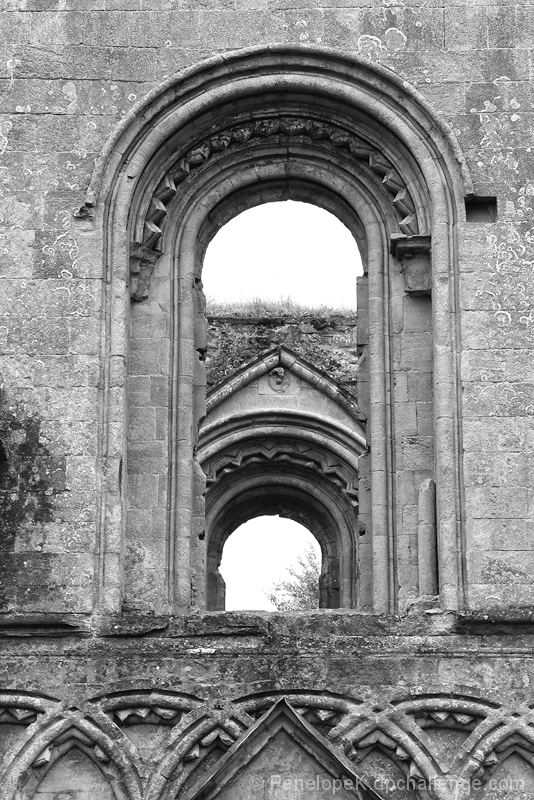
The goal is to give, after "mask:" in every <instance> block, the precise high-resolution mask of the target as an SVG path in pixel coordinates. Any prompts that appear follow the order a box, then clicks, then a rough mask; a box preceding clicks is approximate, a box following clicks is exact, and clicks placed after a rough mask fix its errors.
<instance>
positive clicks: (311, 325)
mask: <svg viewBox="0 0 534 800" xmlns="http://www.w3.org/2000/svg"><path fill="white" fill-rule="evenodd" d="M280 344H283V345H285V346H286V347H289V348H291V349H292V350H293V351H294V352H295V353H297V354H298V355H300V356H302V358H305V359H306V360H307V361H310V362H311V363H312V364H313V365H314V366H315V367H316V368H317V369H320V370H322V371H323V372H325V373H326V374H327V375H328V377H329V378H332V380H334V381H336V382H337V383H338V384H339V385H340V386H341V387H342V388H343V389H344V390H345V391H347V392H349V393H350V394H352V395H353V396H354V397H357V383H358V381H357V379H358V346H357V342H356V317H355V316H354V317H352V318H351V317H350V315H346V314H345V315H336V314H335V313H333V314H326V315H325V314H323V315H321V313H317V314H305V315H303V316H301V317H300V316H293V317H292V316H289V315H288V316H280V317H275V316H270V317H255V318H249V317H240V316H238V315H237V314H234V315H226V316H224V315H210V314H209V313H208V347H207V351H206V373H207V374H206V377H207V386H208V390H209V389H210V388H211V387H212V386H216V385H217V384H218V383H219V382H220V381H222V380H224V379H225V378H227V377H228V376H229V375H231V374H232V372H233V371H234V370H236V369H238V368H239V367H241V366H243V364H245V363H246V362H247V361H251V360H252V359H253V358H257V357H258V356H259V355H260V354H261V353H262V352H264V351H265V350H268V349H270V348H271V347H275V346H277V345H280Z"/></svg>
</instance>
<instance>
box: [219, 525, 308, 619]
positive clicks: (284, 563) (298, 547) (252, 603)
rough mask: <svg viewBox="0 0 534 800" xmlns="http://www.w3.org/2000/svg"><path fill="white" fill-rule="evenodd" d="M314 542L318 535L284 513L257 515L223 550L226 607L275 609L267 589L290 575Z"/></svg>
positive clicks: (236, 533) (227, 608) (242, 527)
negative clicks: (286, 517) (276, 515)
mask: <svg viewBox="0 0 534 800" xmlns="http://www.w3.org/2000/svg"><path fill="white" fill-rule="evenodd" d="M310 545H311V546H312V547H313V548H314V550H315V551H316V553H317V556H318V558H319V559H320V558H321V550H320V547H319V545H318V544H317V540H316V539H315V537H314V536H312V534H311V533H310V532H309V531H308V530H307V529H306V528H304V527H303V526H302V525H299V523H298V522H293V520H291V519H284V518H283V517H256V519H251V520H250V521H249V522H245V524H244V525H241V526H240V527H239V528H238V529H237V530H236V531H234V533H233V534H232V535H231V536H230V538H229V539H228V541H227V542H226V545H225V547H224V551H223V558H222V562H221V567H220V570H221V574H222V576H223V578H224V580H225V582H226V610H227V611H232V610H235V609H244V608H246V609H255V610H260V609H262V610H266V611H274V610H275V609H274V606H273V605H271V604H270V603H269V602H268V600H267V597H266V596H265V592H268V591H269V590H270V588H271V585H272V584H273V583H274V582H276V581H279V580H283V579H284V578H286V577H287V575H286V571H287V568H288V567H290V566H292V565H294V564H296V563H297V560H298V557H299V556H300V555H303V554H304V553H305V551H306V550H307V549H308V547H309V546H310Z"/></svg>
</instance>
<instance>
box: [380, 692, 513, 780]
mask: <svg viewBox="0 0 534 800" xmlns="http://www.w3.org/2000/svg"><path fill="white" fill-rule="evenodd" d="M496 709H498V706H497V704H495V703H489V702H485V701H483V700H480V699H479V698H475V697H469V696H464V695H454V694H452V695H449V696H442V695H426V696H421V697H414V698H411V699H410V700H403V701H401V702H399V703H394V704H393V709H392V714H394V715H395V719H396V721H397V722H398V724H399V725H400V726H401V727H402V728H404V729H405V730H407V731H412V732H413V734H414V735H415V736H416V738H418V739H419V740H420V741H421V743H422V744H423V746H424V747H425V748H426V750H427V751H428V752H430V753H432V754H433V758H434V759H435V761H436V763H437V764H439V765H440V767H441V769H442V771H443V772H444V773H446V772H448V771H449V770H450V769H457V768H458V769H459V770H460V771H461V769H462V768H463V758H464V756H465V748H469V741H471V740H476V738H477V737H478V736H480V734H481V732H482V731H483V730H484V726H485V725H487V724H489V723H488V720H489V719H490V718H491V717H492V715H494V714H495V711H496Z"/></svg>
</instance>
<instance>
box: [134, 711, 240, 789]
mask: <svg viewBox="0 0 534 800" xmlns="http://www.w3.org/2000/svg"><path fill="white" fill-rule="evenodd" d="M252 723H253V720H252V719H251V717H249V715H248V714H247V713H246V712H244V711H242V710H240V709H235V708H233V707H232V706H231V704H228V706H227V707H226V706H225V707H224V708H220V707H219V708H214V707H212V706H211V705H209V704H203V705H202V706H199V707H198V708H196V709H195V710H194V711H193V712H191V714H189V715H188V716H187V717H185V718H184V720H183V722H182V724H180V725H178V726H177V729H176V731H175V732H173V735H172V737H169V738H168V741H167V745H166V748H165V749H166V752H165V753H164V754H163V756H161V757H160V759H159V763H158V764H157V768H156V769H154V770H152V774H151V776H150V777H149V779H148V782H147V787H146V792H145V800H166V799H167V798H174V797H176V796H177V795H178V793H180V794H181V793H182V792H183V791H184V789H187V788H188V787H189V786H190V784H191V783H192V782H194V781H196V780H197V779H198V777H197V776H198V775H199V774H202V773H203V772H204V770H205V769H208V768H209V767H211V766H212V765H213V763H214V762H216V761H217V760H219V758H220V757H221V756H222V755H223V754H224V753H225V752H226V751H227V750H228V749H229V748H230V747H231V746H232V745H233V744H234V742H235V741H236V740H237V739H239V738H240V736H241V735H242V734H243V733H244V732H245V731H246V730H247V728H248V727H249V726H250V725H251V724H252Z"/></svg>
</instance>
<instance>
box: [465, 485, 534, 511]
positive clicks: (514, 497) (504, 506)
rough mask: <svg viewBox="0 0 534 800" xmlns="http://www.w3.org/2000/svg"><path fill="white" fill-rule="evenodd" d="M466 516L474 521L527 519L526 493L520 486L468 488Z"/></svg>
mask: <svg viewBox="0 0 534 800" xmlns="http://www.w3.org/2000/svg"><path fill="white" fill-rule="evenodd" d="M465 502H466V509H467V515H468V516H469V517H473V518H475V519H485V518H488V519H491V518H493V519H525V518H528V514H529V511H528V492H527V489H526V488H525V487H522V486H517V485H516V486H507V487H501V486H497V487H495V486H484V487H478V486H477V487H472V488H471V487H469V488H468V489H467V490H466V501H465Z"/></svg>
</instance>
